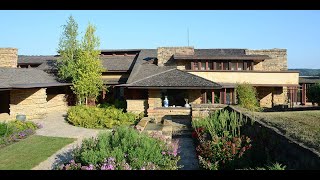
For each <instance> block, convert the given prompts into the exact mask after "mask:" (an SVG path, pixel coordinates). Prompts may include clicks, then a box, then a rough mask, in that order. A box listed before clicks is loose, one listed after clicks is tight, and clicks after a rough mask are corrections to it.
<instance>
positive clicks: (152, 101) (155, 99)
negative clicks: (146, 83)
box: [148, 89, 162, 109]
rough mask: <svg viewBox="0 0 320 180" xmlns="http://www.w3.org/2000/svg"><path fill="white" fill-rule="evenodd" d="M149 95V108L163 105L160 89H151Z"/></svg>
mask: <svg viewBox="0 0 320 180" xmlns="http://www.w3.org/2000/svg"><path fill="white" fill-rule="evenodd" d="M148 96H149V97H148V104H149V109H154V108H156V107H162V102H161V91H160V89H149V90H148Z"/></svg>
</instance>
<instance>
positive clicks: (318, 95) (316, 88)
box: [307, 83, 320, 105]
mask: <svg viewBox="0 0 320 180" xmlns="http://www.w3.org/2000/svg"><path fill="white" fill-rule="evenodd" d="M307 96H308V100H309V101H311V102H313V103H318V105H320V83H317V84H314V85H312V86H310V88H309V91H308V94H307Z"/></svg>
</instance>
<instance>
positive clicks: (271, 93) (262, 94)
mask: <svg viewBox="0 0 320 180" xmlns="http://www.w3.org/2000/svg"><path fill="white" fill-rule="evenodd" d="M257 92H258V98H259V99H260V106H261V107H267V108H271V107H273V106H276V105H282V104H286V103H287V95H286V92H285V91H284V88H281V87H257Z"/></svg>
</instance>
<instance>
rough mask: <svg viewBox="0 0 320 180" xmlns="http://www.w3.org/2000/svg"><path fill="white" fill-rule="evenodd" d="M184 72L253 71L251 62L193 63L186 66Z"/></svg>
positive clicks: (204, 61) (203, 61)
mask: <svg viewBox="0 0 320 180" xmlns="http://www.w3.org/2000/svg"><path fill="white" fill-rule="evenodd" d="M186 70H196V71H198V70H230V71H242V70H246V71H248V70H253V61H206V60H202V61H193V62H191V63H188V64H187V65H186Z"/></svg>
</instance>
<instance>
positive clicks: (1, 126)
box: [0, 122, 13, 144]
mask: <svg viewBox="0 0 320 180" xmlns="http://www.w3.org/2000/svg"><path fill="white" fill-rule="evenodd" d="M12 132H13V129H12V127H11V126H8V124H7V123H5V122H0V137H3V136H6V135H7V134H12ZM0 144H1V143H0Z"/></svg>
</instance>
